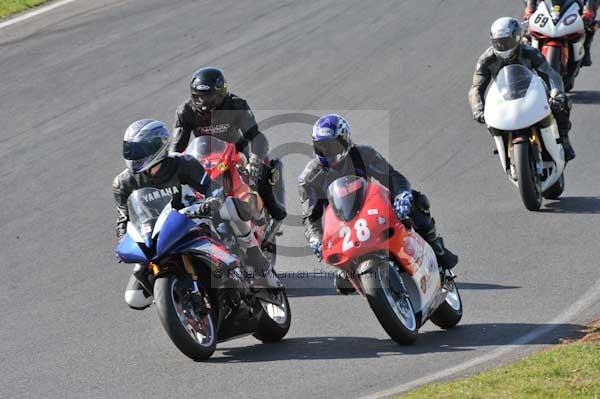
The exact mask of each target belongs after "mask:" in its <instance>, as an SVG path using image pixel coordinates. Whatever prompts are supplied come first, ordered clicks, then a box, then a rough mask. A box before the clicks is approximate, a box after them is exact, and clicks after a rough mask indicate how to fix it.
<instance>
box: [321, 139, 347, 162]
mask: <svg viewBox="0 0 600 399" xmlns="http://www.w3.org/2000/svg"><path fill="white" fill-rule="evenodd" d="M313 147H314V149H315V154H316V155H317V156H320V157H325V158H327V159H329V160H335V159H336V157H337V156H338V155H341V154H343V153H344V152H346V151H347V150H348V142H346V140H344V139H343V138H341V137H338V138H335V139H329V140H319V141H313Z"/></svg>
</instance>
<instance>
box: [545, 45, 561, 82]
mask: <svg viewBox="0 0 600 399" xmlns="http://www.w3.org/2000/svg"><path fill="white" fill-rule="evenodd" d="M546 60H547V61H548V64H550V66H551V67H552V68H554V70H555V71H556V72H557V73H558V74H559V75H560V74H561V70H560V69H561V50H560V48H558V47H549V48H548V52H547V53H546Z"/></svg>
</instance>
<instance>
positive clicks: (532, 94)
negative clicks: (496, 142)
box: [484, 64, 551, 131]
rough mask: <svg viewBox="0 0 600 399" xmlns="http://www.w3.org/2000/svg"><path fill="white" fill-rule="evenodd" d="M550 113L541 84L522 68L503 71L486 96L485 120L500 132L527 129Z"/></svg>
mask: <svg viewBox="0 0 600 399" xmlns="http://www.w3.org/2000/svg"><path fill="white" fill-rule="evenodd" d="M550 112H551V111H550V106H549V105H548V99H547V94H546V86H545V84H544V82H543V81H542V79H541V78H540V77H539V76H537V75H535V74H534V73H533V72H531V71H530V70H529V69H527V68H526V67H524V66H523V65H518V64H516V65H507V66H505V67H504V68H502V69H501V70H500V71H499V72H498V75H497V76H496V78H495V79H494V82H493V83H492V84H491V85H490V89H489V90H488V92H487V94H486V97H485V110H484V116H485V121H486V123H487V124H488V125H489V126H491V127H493V128H495V129H499V130H507V131H511V130H518V129H525V128H528V127H530V126H532V125H534V124H536V123H538V122H539V121H541V120H542V119H544V118H545V117H547V116H548V115H550Z"/></svg>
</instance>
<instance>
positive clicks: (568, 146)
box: [562, 136, 575, 162]
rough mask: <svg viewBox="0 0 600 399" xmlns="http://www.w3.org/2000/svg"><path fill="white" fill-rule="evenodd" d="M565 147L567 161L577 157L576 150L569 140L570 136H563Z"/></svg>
mask: <svg viewBox="0 0 600 399" xmlns="http://www.w3.org/2000/svg"><path fill="white" fill-rule="evenodd" d="M562 144H563V148H564V150H565V161H567V162H568V161H571V160H573V159H575V150H574V149H573V146H572V145H571V140H569V136H563V138H562Z"/></svg>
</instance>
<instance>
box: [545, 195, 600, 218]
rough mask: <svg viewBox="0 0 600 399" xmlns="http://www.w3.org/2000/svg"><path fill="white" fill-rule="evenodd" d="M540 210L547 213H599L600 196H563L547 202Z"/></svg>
mask: <svg viewBox="0 0 600 399" xmlns="http://www.w3.org/2000/svg"><path fill="white" fill-rule="evenodd" d="M540 212H549V213H575V214H577V213H578V214H594V213H600V198H598V197H563V198H559V199H558V201H555V202H548V203H546V204H545V208H543V209H540Z"/></svg>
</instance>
